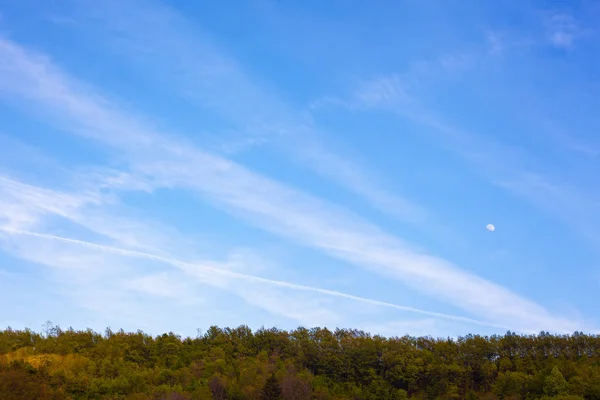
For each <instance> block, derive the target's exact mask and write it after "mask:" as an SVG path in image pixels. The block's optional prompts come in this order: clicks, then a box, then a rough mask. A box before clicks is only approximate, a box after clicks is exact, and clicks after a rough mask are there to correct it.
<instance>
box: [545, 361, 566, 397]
mask: <svg viewBox="0 0 600 400" xmlns="http://www.w3.org/2000/svg"><path fill="white" fill-rule="evenodd" d="M568 389H569V385H568V383H567V380H566V379H565V377H564V376H563V374H562V372H560V370H559V369H558V367H556V366H555V367H554V368H552V371H551V372H550V375H548V376H547V377H546V379H545V380H544V393H546V394H547V395H548V396H557V395H559V394H566V393H567V392H568Z"/></svg>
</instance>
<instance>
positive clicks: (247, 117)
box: [77, 0, 452, 225]
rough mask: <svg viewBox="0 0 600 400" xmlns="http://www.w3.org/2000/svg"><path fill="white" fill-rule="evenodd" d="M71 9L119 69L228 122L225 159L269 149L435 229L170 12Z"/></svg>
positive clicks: (153, 6) (85, 4) (157, 8)
mask: <svg viewBox="0 0 600 400" xmlns="http://www.w3.org/2000/svg"><path fill="white" fill-rule="evenodd" d="M77 5H78V7H77V10H78V11H79V12H78V13H77V16H78V17H79V18H81V19H82V20H89V21H93V24H92V26H94V29H99V30H98V31H95V34H96V35H97V34H98V32H102V33H101V37H98V36H96V37H97V38H99V39H98V40H99V44H100V45H103V46H108V48H110V49H113V50H115V49H116V50H117V51H118V52H119V53H120V54H123V55H124V56H125V57H124V58H123V60H124V61H125V62H126V63H129V64H131V65H134V66H136V67H141V70H142V71H145V74H146V76H147V77H148V78H150V79H152V81H153V82H158V83H162V84H163V85H164V86H165V87H166V88H167V89H168V90H169V91H170V92H172V93H174V94H177V95H178V96H180V97H182V98H184V99H186V100H188V101H190V102H191V103H192V104H195V105H196V106H197V107H199V108H202V109H207V110H211V111H213V112H215V113H217V114H219V115H221V116H223V117H224V118H226V119H227V120H228V121H229V122H231V123H233V124H234V126H235V127H236V130H237V131H239V132H241V133H240V134H239V136H241V138H239V137H238V138H232V137H231V136H230V135H226V136H227V139H226V140H227V141H226V142H225V143H223V144H222V145H220V146H219V147H220V148H222V149H224V151H225V152H226V153H231V152H235V151H241V150H249V149H251V148H252V147H254V146H265V145H269V146H273V147H275V148H277V149H278V150H281V151H283V152H285V153H287V154H289V155H290V156H291V157H290V160H291V161H295V162H297V163H299V164H300V165H301V166H303V167H305V168H308V169H311V170H313V171H314V172H316V173H318V174H319V175H321V176H323V177H325V178H326V179H329V180H330V182H332V183H333V184H336V185H338V186H339V187H341V188H344V189H346V190H348V191H350V192H351V193H353V194H355V195H357V196H359V197H362V198H364V199H366V200H367V202H368V203H370V204H371V205H372V206H373V207H375V208H376V209H378V210H380V211H383V212H385V213H387V214H389V215H392V216H394V217H396V218H399V219H401V220H403V221H407V222H409V223H412V224H416V225H422V224H425V223H427V224H429V225H434V224H436V223H438V222H436V221H435V216H433V215H430V212H429V210H425V209H424V208H423V207H421V206H420V205H418V204H416V203H415V202H412V201H410V200H409V199H407V198H405V197H403V196H401V195H399V194H397V193H390V192H388V191H387V190H386V189H385V188H384V187H383V185H382V183H381V182H382V181H384V180H385V177H381V176H380V175H381V174H379V173H377V172H376V171H373V170H371V169H369V168H367V167H366V166H364V165H358V164H357V163H356V162H353V161H352V160H351V159H350V158H349V157H348V155H347V154H340V153H336V152H334V151H332V150H331V148H330V147H331V146H328V145H327V144H326V143H325V142H324V136H325V135H324V134H323V133H322V132H321V129H320V128H319V127H318V126H316V125H315V124H314V122H313V120H312V117H311V115H310V113H309V112H308V110H303V109H299V108H297V107H293V106H290V105H289V104H287V103H286V101H284V100H283V99H282V98H281V96H279V95H278V93H277V91H276V90H275V89H274V88H273V87H270V86H269V85H268V84H266V83H265V82H264V80H263V81H261V79H258V78H256V77H252V76H250V75H249V73H248V72H247V71H246V70H245V69H244V68H243V67H242V66H241V65H240V63H239V62H238V61H237V60H235V59H234V58H233V57H230V56H229V55H228V54H227V52H226V51H224V50H223V49H222V48H220V46H219V45H218V44H217V41H216V40H214V39H213V38H212V37H211V36H210V34H209V33H207V32H205V31H203V30H202V29H201V28H199V27H197V26H194V25H192V24H191V23H190V22H189V21H188V20H187V19H186V18H185V17H184V16H182V15H181V14H179V13H177V12H176V11H175V10H174V9H172V8H170V7H168V6H166V5H163V4H160V3H158V2H155V1H146V0H144V1H139V0H128V1H125V2H120V3H119V4H117V3H112V4H109V3H103V4H99V3H94V2H89V1H82V2H77ZM142 32H145V33H144V34H142ZM107 33H108V34H107ZM92 36H94V35H92ZM448 62H452V61H451V60H448Z"/></svg>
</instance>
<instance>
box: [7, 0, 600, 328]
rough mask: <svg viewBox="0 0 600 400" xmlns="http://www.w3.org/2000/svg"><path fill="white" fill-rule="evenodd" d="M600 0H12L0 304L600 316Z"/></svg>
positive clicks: (589, 319) (552, 321) (343, 323)
mask: <svg viewBox="0 0 600 400" xmlns="http://www.w3.org/2000/svg"><path fill="white" fill-rule="evenodd" d="M599 17H600V8H599V7H598V5H597V4H594V3H593V2H584V1H581V2H562V3H557V2H543V1H507V2H502V6H500V5H499V4H498V5H497V6H495V5H492V4H491V3H490V2H478V1H462V0H461V1H458V0H451V1H445V2H437V1H419V2H409V1H400V2H397V1H380V2H376V3H372V4H371V3H369V4H367V3H364V2H347V1H341V0H340V1H330V2H321V1H291V0H255V1H254V0H248V1H239V2H192V1H171V2H166V1H164V2H158V1H152V0H124V1H118V2H117V1H107V2H98V1H91V0H65V1H62V2H43V3H40V2H36V1H33V0H23V1H20V2H14V1H9V0H0V284H1V288H2V290H0V301H1V302H2V304H5V307H2V309H0V325H2V326H7V325H10V326H12V327H14V328H23V327H30V328H32V329H36V330H39V329H40V328H41V325H42V324H43V323H44V322H45V321H46V320H51V321H53V322H54V323H56V324H59V325H60V326H62V327H68V326H73V327H75V328H79V329H83V328H86V327H91V328H93V329H96V330H103V329H104V328H105V327H106V326H111V327H112V328H113V329H118V328H124V329H126V330H136V329H142V330H144V331H147V332H150V333H153V334H158V333H162V332H165V331H174V332H177V333H180V334H182V335H194V334H195V332H196V329H197V328H198V329H202V330H205V329H206V328H208V327H209V326H210V325H219V326H238V325H241V324H247V325H248V326H250V327H251V328H258V327H260V326H263V325H264V326H267V327H272V326H277V327H278V328H284V329H292V328H294V327H297V326H299V325H303V326H327V327H330V328H335V327H343V328H358V329H364V330H368V331H370V332H373V333H380V334H383V335H390V336H391V335H404V334H406V333H408V334H411V335H433V336H446V335H451V336H455V335H464V334H467V333H481V334H493V333H503V332H505V331H506V330H509V329H510V330H513V331H517V332H524V333H537V332H539V331H541V330H545V331H550V332H573V331H575V330H583V331H587V332H599V330H598V329H597V327H598V326H600V320H599V318H598V312H597V307H596V304H595V302H596V301H597V299H598V294H597V293H598V290H599V285H600V263H599V260H600V257H599V256H600V252H599V249H600V187H599V186H598V185H597V182H598V179H600V138H599V137H598V136H597V135H596V134H595V133H596V132H597V131H598V128H600V115H599V114H598V112H597V110H598V109H600V108H599V107H600V97H598V96H597V95H596V94H597V93H598V90H599V89H600V76H599V75H598V72H597V71H599V70H600V69H599V67H600V51H599V50H600V46H599V44H600V41H599V40H600V38H599V37H598V32H597V31H595V30H594V23H593V21H597V20H598V18H599ZM489 223H492V224H495V226H496V230H495V231H494V232H489V231H487V230H486V229H485V227H486V225H487V224H489ZM8 304H10V306H8Z"/></svg>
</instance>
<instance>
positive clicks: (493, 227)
mask: <svg viewBox="0 0 600 400" xmlns="http://www.w3.org/2000/svg"><path fill="white" fill-rule="evenodd" d="M485 229H487V230H488V231H490V232H494V231H495V230H496V227H495V226H494V225H493V224H487V226H486V227H485Z"/></svg>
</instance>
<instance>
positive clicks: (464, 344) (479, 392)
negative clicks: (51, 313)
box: [0, 323, 600, 400]
mask: <svg viewBox="0 0 600 400" xmlns="http://www.w3.org/2000/svg"><path fill="white" fill-rule="evenodd" d="M0 399H2V400H17V399H18V400H22V399H27V400H30V399H57V400H58V399H131V400H134V399H135V400H143V399H157V400H158V399H164V400H185V399H219V400H224V399H289V400H304V399H306V400H308V399H323V400H324V399H331V400H334V399H335V400H342V399H355V400H356V399H364V400H371V399H372V400H376V399H377V400H379V399H381V400H386V399H390V400H391V399H423V400H425V399H488V400H493V399H506V400H509V399H557V400H560V399H562V400H577V399H587V400H600V336H596V335H586V334H583V333H580V332H575V333H573V334H571V335H551V334H549V333H547V332H541V333H539V334H537V335H519V334H515V333H513V332H507V333H506V334H504V335H495V336H479V335H468V336H465V337H459V338H432V337H410V336H403V337H392V338H386V337H381V336H376V335H370V334H368V333H365V332H362V331H357V330H346V329H336V330H335V331H331V330H328V329H323V328H313V329H306V328H297V329H295V330H293V331H284V330H278V329H265V328H262V329H259V330H256V331H254V332H253V331H252V330H251V329H249V328H248V327H246V326H240V327H237V328H225V329H221V328H218V327H211V328H210V329H208V330H207V331H206V332H204V333H201V332H198V335H197V336H196V337H193V338H191V337H187V338H182V337H180V336H178V335H176V334H173V333H168V334H163V335H160V336H156V337H153V336H151V335H148V334H146V333H144V332H141V331H138V332H135V333H127V332H124V331H122V330H121V331H116V332H114V331H112V330H111V329H110V328H107V329H106V331H105V332H104V333H97V332H94V331H92V330H89V329H88V330H84V331H76V330H73V329H68V330H63V329H61V328H60V327H58V326H54V325H52V324H51V323H48V324H47V325H46V328H45V330H44V332H41V333H36V332H34V331H32V330H29V329H25V330H13V329H11V328H10V327H9V328H6V329H4V330H2V331H0Z"/></svg>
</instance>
